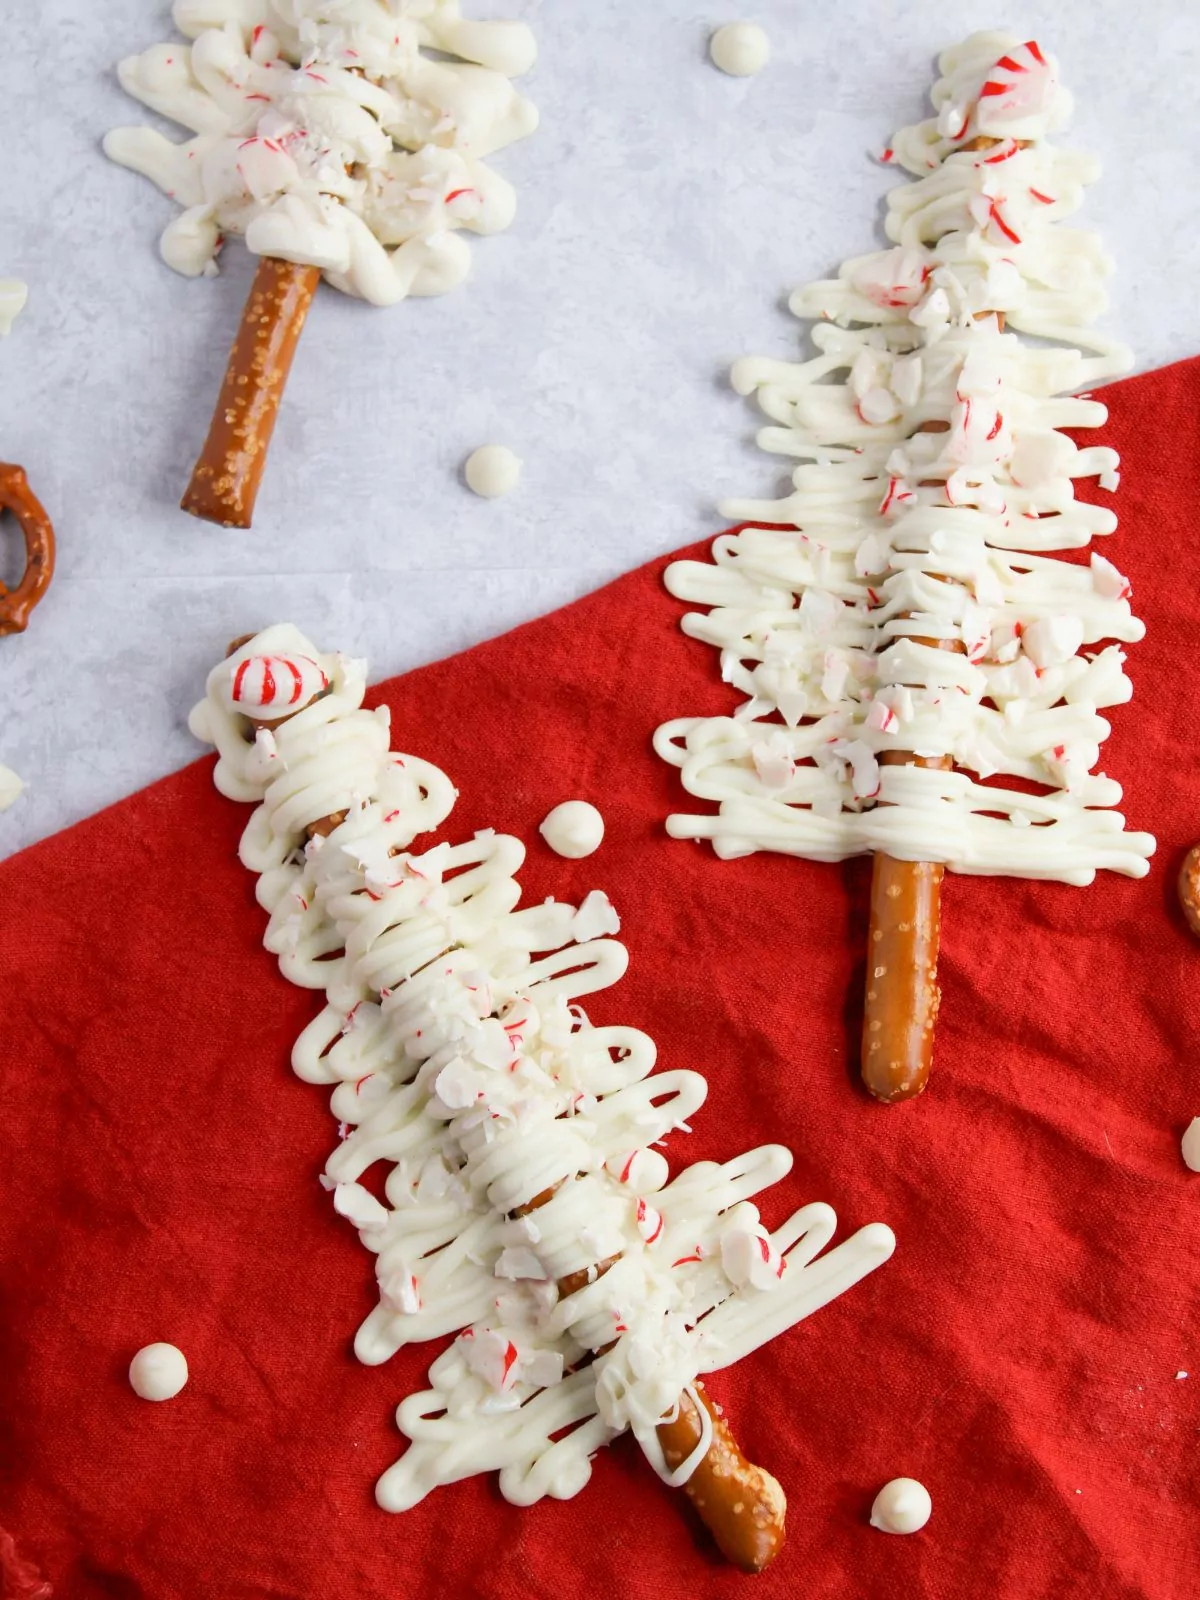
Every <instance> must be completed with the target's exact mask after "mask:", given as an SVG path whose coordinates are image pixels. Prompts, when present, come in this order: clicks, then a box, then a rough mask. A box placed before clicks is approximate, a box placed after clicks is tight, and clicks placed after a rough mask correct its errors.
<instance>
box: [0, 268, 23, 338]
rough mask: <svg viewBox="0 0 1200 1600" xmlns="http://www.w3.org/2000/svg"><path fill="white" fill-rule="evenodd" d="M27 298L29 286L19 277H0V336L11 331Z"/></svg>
mask: <svg viewBox="0 0 1200 1600" xmlns="http://www.w3.org/2000/svg"><path fill="white" fill-rule="evenodd" d="M28 299H29V288H28V286H27V285H26V284H24V283H22V282H21V280H20V279H19V278H0V338H3V337H5V336H7V335H8V334H9V333H10V332H11V331H12V325H13V323H14V322H15V321H16V320H17V318H18V317H19V316H20V314H21V312H22V311H24V309H25V302H26V300H28Z"/></svg>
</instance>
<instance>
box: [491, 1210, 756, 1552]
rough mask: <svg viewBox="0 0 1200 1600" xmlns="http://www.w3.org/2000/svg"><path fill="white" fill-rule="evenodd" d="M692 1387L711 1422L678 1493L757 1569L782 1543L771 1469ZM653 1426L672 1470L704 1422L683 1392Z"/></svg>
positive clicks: (720, 1545) (693, 1445)
mask: <svg viewBox="0 0 1200 1600" xmlns="http://www.w3.org/2000/svg"><path fill="white" fill-rule="evenodd" d="M561 1187H562V1185H561V1184H555V1185H554V1186H553V1188H550V1189H546V1190H544V1191H543V1192H542V1193H541V1194H535V1195H534V1197H533V1199H532V1200H530V1201H529V1202H528V1204H526V1205H523V1206H518V1208H517V1209H516V1211H514V1212H513V1215H514V1216H519V1217H524V1216H528V1215H529V1213H530V1212H531V1211H536V1210H537V1209H538V1208H539V1206H544V1205H545V1204H546V1203H547V1202H548V1201H549V1200H550V1199H552V1198H553V1196H554V1195H555V1194H557V1192H558V1190H559V1189H560V1188H561ZM618 1260H620V1257H619V1256H610V1257H609V1259H608V1260H607V1261H601V1262H599V1263H598V1264H597V1265H596V1266H595V1267H589V1268H585V1269H584V1270H582V1271H580V1272H573V1273H572V1274H571V1275H570V1277H567V1278H560V1279H559V1281H558V1285H557V1287H558V1293H559V1298H560V1299H564V1300H565V1299H566V1298H567V1296H568V1295H572V1294H577V1293H578V1292H579V1290H580V1289H582V1288H584V1287H585V1285H587V1284H589V1283H595V1282H596V1280H597V1279H598V1278H602V1277H603V1276H604V1274H605V1273H606V1272H607V1271H608V1269H609V1268H610V1267H611V1266H614V1265H615V1264H616V1262H617V1261H618ZM614 1343H615V1341H614ZM611 1348H612V1346H611V1345H603V1346H602V1347H601V1348H600V1349H599V1350H596V1351H595V1352H593V1355H594V1356H602V1355H604V1354H605V1352H606V1351H607V1350H610V1349H611ZM588 1359H589V1360H590V1359H592V1358H591V1357H589V1358H588ZM692 1387H693V1388H694V1389H695V1391H696V1393H697V1395H698V1396H699V1398H700V1403H701V1405H702V1406H703V1407H704V1409H705V1411H706V1412H707V1413H708V1416H709V1418H710V1420H711V1422H712V1439H711V1442H710V1444H709V1447H708V1449H707V1451H706V1452H705V1454H704V1456H703V1458H702V1460H701V1462H700V1464H699V1466H698V1467H697V1468H696V1470H695V1471H694V1472H693V1473H692V1475H691V1477H690V1478H688V1479H687V1481H686V1482H685V1483H684V1485H683V1489H684V1493H685V1494H686V1495H687V1497H688V1499H689V1500H690V1501H691V1502H692V1505H693V1506H694V1507H695V1509H696V1514H697V1515H698V1516H699V1518H700V1520H701V1522H702V1523H703V1524H704V1526H705V1527H706V1528H707V1529H708V1531H709V1532H710V1533H711V1534H712V1536H713V1539H714V1540H715V1541H716V1545H717V1549H718V1550H720V1552H721V1554H722V1555H723V1556H724V1557H725V1559H726V1561H728V1562H729V1563H730V1564H731V1565H732V1566H735V1567H737V1568H739V1569H740V1570H741V1571H742V1572H762V1571H763V1570H764V1569H765V1568H766V1567H767V1566H769V1565H770V1563H771V1562H772V1561H774V1559H775V1557H776V1556H777V1555H778V1554H779V1552H780V1551H781V1550H782V1549H783V1540H784V1518H785V1516H786V1513H787V1499H786V1497H785V1495H784V1492H783V1489H782V1487H781V1486H780V1484H779V1483H777V1482H776V1480H775V1479H774V1478H773V1477H772V1476H771V1474H770V1473H769V1472H765V1471H764V1470H763V1468H762V1467H756V1466H755V1465H754V1463H753V1462H752V1461H748V1460H747V1459H746V1457H745V1456H744V1455H743V1454H742V1452H741V1450H740V1449H739V1448H738V1444H737V1440H736V1439H735V1438H734V1437H733V1432H732V1430H731V1428H730V1426H729V1423H728V1422H727V1421H726V1420H725V1417H724V1415H723V1414H722V1412H721V1411H720V1409H719V1408H718V1407H717V1406H715V1405H714V1404H713V1402H712V1401H711V1400H710V1399H709V1398H708V1396H707V1395H706V1394H705V1392H704V1386H703V1384H701V1383H700V1382H699V1381H698V1380H697V1382H696V1383H695V1384H694V1385H693V1386H692ZM655 1431H656V1432H657V1434H658V1442H659V1444H660V1445H661V1446H662V1452H663V1458H664V1460H665V1461H666V1463H667V1466H668V1467H669V1468H670V1469H671V1470H672V1471H674V1470H675V1469H676V1468H677V1467H679V1466H680V1465H681V1464H682V1463H683V1462H684V1461H686V1460H687V1458H688V1457H689V1456H690V1455H691V1454H692V1453H693V1451H695V1450H696V1449H697V1447H698V1446H699V1444H700V1441H701V1439H702V1438H703V1437H704V1423H703V1421H702V1419H701V1417H700V1415H699V1412H698V1411H697V1409H696V1406H695V1405H694V1404H693V1402H692V1400H691V1398H690V1396H689V1395H688V1394H686V1393H685V1394H682V1395H680V1397H679V1401H678V1404H677V1406H676V1408H675V1415H674V1417H672V1418H671V1419H670V1420H669V1421H664V1422H660V1423H659V1424H658V1427H657V1429H656V1430H655Z"/></svg>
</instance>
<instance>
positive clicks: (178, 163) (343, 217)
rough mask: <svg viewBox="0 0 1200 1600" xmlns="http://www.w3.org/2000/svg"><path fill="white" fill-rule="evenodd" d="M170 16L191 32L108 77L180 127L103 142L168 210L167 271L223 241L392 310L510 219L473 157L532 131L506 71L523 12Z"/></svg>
mask: <svg viewBox="0 0 1200 1600" xmlns="http://www.w3.org/2000/svg"><path fill="white" fill-rule="evenodd" d="M173 16H174V20H175V25H176V27H178V28H179V30H180V31H181V32H182V33H184V34H186V35H187V37H188V38H189V39H191V40H192V41H193V42H192V43H191V44H185V43H183V42H171V43H167V44H161V45H155V46H153V47H152V48H151V49H149V50H147V51H145V52H144V53H143V54H142V55H140V56H130V57H128V58H127V59H126V60H124V61H122V62H121V64H120V67H119V68H118V75H119V77H120V80H121V85H122V87H123V88H124V89H125V90H126V92H127V93H128V94H131V95H133V96H134V98H135V99H138V100H141V101H142V102H143V104H144V105H146V106H148V107H149V108H150V110H151V111H154V112H156V113H157V114H158V115H159V116H163V117H169V118H171V119H172V121H174V122H177V123H179V124H180V125H181V126H183V127H184V128H188V129H190V130H191V132H192V134H193V135H194V137H192V138H190V139H188V140H187V141H186V142H184V143H181V144H176V143H174V142H172V141H171V140H169V139H166V138H164V137H163V136H162V134H160V133H157V132H155V131H154V130H153V129H150V128H118V129H115V130H114V131H113V132H112V133H110V134H109V135H108V137H107V138H106V139H105V141H104V149H105V152H106V154H107V155H108V156H110V157H111V158H112V160H114V161H117V162H119V163H120V164H121V165H122V166H126V167H131V168H133V170H134V171H135V172H140V173H142V174H143V176H145V177H147V178H149V179H150V180H151V182H153V183H156V184H157V185H158V187H159V188H160V189H162V190H163V191H164V192H165V193H166V194H168V195H170V196H171V198H172V199H174V200H175V201H176V202H177V203H178V204H179V205H180V206H181V207H182V208H183V209H182V210H181V212H180V214H179V215H178V216H177V217H176V218H175V219H174V220H173V221H172V222H171V223H170V224H169V225H168V227H167V229H166V232H165V233H164V234H163V236H162V243H161V250H162V255H163V259H164V260H165V261H166V262H167V264H168V265H169V266H171V267H173V268H174V269H175V270H176V271H177V272H181V273H183V274H185V275H186V276H188V277H196V276H198V275H200V274H202V273H203V274H205V275H212V274H213V273H215V272H216V270H217V266H216V258H217V252H218V251H219V250H220V248H221V245H222V243H223V241H224V239H225V237H226V236H227V235H229V234H238V235H242V236H244V237H245V240H246V245H247V247H248V248H249V249H250V250H251V251H253V252H254V254H256V255H264V256H276V257H279V258H281V259H283V260H285V261H295V262H299V263H301V264H302V265H309V266H314V267H319V268H320V269H321V271H322V273H323V274H324V276H325V280H326V282H328V283H330V284H332V285H333V287H334V288H335V289H341V290H344V291H345V292H346V293H347V294H353V295H359V296H361V297H362V298H363V299H364V300H369V301H371V302H372V303H373V304H375V305H391V304H393V303H394V302H395V301H397V300H402V299H403V298H404V297H405V296H406V295H409V294H415V295H432V294H443V293H445V291H446V290H448V289H452V288H453V287H454V286H455V285H456V284H458V283H460V282H461V281H462V279H463V278H465V277H466V275H467V272H468V270H469V268H470V251H469V250H468V248H467V246H466V245H465V244H464V243H463V241H462V239H461V238H460V236H459V231H460V230H463V229H465V230H467V231H469V232H471V233H479V234H484V233H496V232H498V231H499V230H501V229H503V228H506V227H507V226H508V225H509V223H510V222H511V221H512V217H513V212H514V210H515V206H516V198H515V196H514V194H513V191H512V188H511V187H510V185H509V184H508V183H506V182H505V180H504V179H503V178H501V177H500V176H499V175H498V174H497V173H495V172H493V171H492V170H491V169H490V168H489V167H487V166H486V165H485V164H484V163H485V159H486V158H487V157H488V156H490V155H491V154H492V153H493V152H494V151H496V150H501V149H503V148H504V146H505V145H508V144H511V143H512V142H513V140H515V139H520V138H523V137H524V136H525V135H526V134H529V133H532V131H533V129H534V128H535V127H536V126H537V113H536V111H535V110H534V108H533V107H532V106H531V105H530V104H529V102H528V101H527V100H525V99H523V98H522V97H521V96H520V95H519V94H518V93H517V92H516V90H515V89H514V88H513V87H512V84H511V83H510V82H509V79H510V78H512V77H515V76H519V75H520V74H521V73H523V72H527V71H528V70H529V68H530V67H531V66H532V64H533V61H534V57H535V55H536V46H535V44H534V40H533V35H532V34H531V33H530V32H529V30H528V29H527V28H526V27H525V26H524V25H523V24H522V23H518V22H473V21H470V20H468V19H465V18H463V17H462V16H460V14H459V5H458V0H416V3H409V0H404V3H397V0H176V3H175V6H174V9H173Z"/></svg>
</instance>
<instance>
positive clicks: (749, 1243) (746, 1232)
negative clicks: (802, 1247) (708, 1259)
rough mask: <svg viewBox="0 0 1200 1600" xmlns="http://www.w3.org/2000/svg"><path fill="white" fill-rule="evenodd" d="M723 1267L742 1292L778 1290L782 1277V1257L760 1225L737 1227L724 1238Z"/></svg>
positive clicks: (737, 1225) (722, 1241)
mask: <svg viewBox="0 0 1200 1600" xmlns="http://www.w3.org/2000/svg"><path fill="white" fill-rule="evenodd" d="M721 1266H722V1269H723V1270H724V1273H725V1276H726V1277H727V1278H728V1279H729V1281H730V1282H731V1283H733V1284H735V1285H736V1286H737V1287H738V1288H739V1289H744V1288H752V1289H767V1290H770V1289H776V1288H778V1287H779V1280H780V1279H781V1277H782V1276H783V1271H784V1261H783V1257H782V1256H781V1255H780V1254H779V1252H778V1250H776V1248H775V1246H774V1245H773V1244H772V1243H771V1240H770V1238H769V1236H768V1234H767V1231H766V1229H765V1228H763V1227H762V1226H761V1225H757V1226H754V1227H747V1226H745V1225H742V1224H740V1223H739V1224H735V1225H734V1226H733V1227H730V1228H727V1229H726V1230H725V1232H724V1233H723V1234H722V1235H721Z"/></svg>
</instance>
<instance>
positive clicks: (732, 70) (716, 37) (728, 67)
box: [708, 22, 771, 78]
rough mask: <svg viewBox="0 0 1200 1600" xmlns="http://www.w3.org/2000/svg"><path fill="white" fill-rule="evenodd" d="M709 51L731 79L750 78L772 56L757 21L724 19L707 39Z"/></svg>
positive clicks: (714, 61)
mask: <svg viewBox="0 0 1200 1600" xmlns="http://www.w3.org/2000/svg"><path fill="white" fill-rule="evenodd" d="M708 53H709V55H710V56H711V57H712V60H713V66H715V67H720V69H721V71H722V72H727V73H728V74H729V75H730V77H731V78H750V77H753V75H754V74H755V73H756V72H761V71H762V69H763V68H764V67H765V66H766V64H767V62H768V61H769V60H770V59H771V41H770V40H769V39H768V38H767V36H766V34H765V33H764V32H763V31H762V29H761V28H760V27H759V26H758V24H757V23H756V22H727V23H726V24H725V26H724V27H723V28H718V29H717V31H716V33H714V34H713V36H712V38H711V39H710V40H709V41H708Z"/></svg>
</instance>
